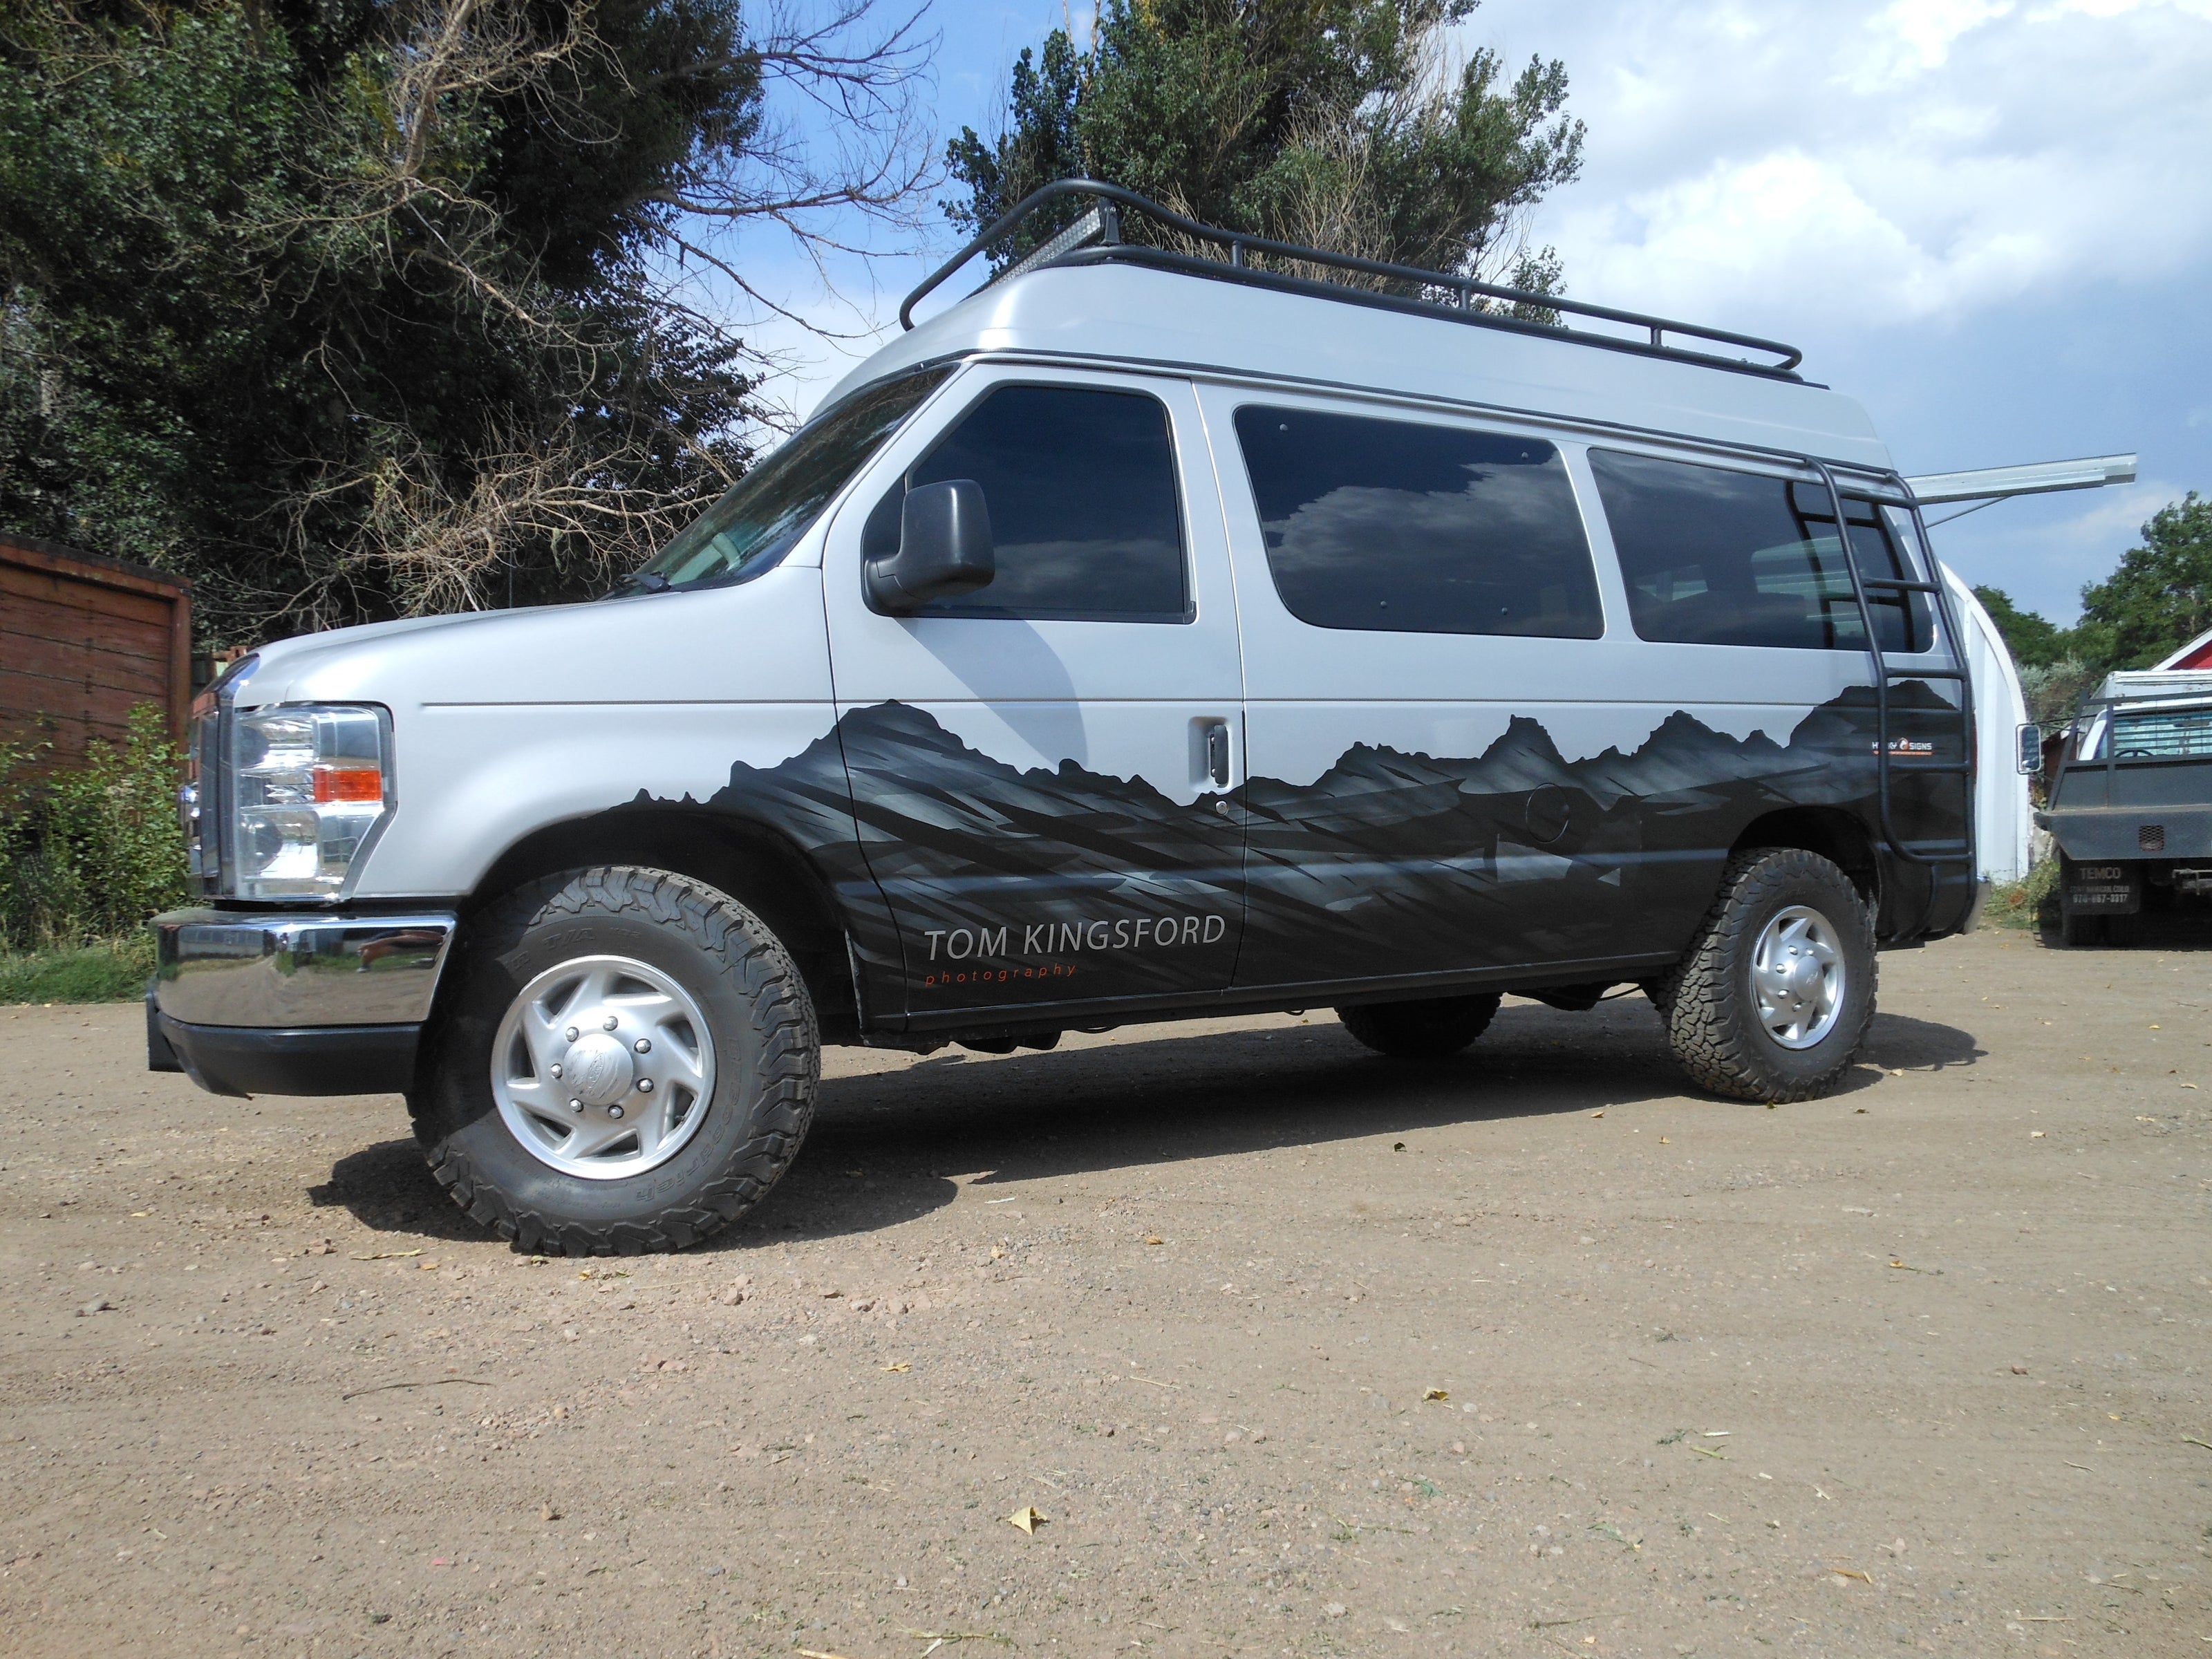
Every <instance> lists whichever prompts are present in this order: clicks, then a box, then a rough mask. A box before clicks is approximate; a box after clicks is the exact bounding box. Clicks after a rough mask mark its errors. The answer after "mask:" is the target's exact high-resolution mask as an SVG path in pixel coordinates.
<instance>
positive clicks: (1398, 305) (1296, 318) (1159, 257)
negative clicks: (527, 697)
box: [825, 179, 1892, 473]
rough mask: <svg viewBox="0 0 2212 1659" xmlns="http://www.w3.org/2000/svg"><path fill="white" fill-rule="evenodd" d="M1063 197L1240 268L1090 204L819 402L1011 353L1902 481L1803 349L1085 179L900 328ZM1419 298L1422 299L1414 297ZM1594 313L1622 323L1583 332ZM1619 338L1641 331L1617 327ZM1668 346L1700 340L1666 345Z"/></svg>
mask: <svg viewBox="0 0 2212 1659" xmlns="http://www.w3.org/2000/svg"><path fill="white" fill-rule="evenodd" d="M1065 194H1081V195H1086V196H1098V197H1105V198H1107V205H1108V206H1109V207H1111V206H1114V205H1116V204H1125V205H1129V206H1132V207H1134V208H1135V209H1137V210H1139V211H1141V212H1143V213H1144V214H1146V216H1149V217H1155V218H1158V219H1159V220H1161V221H1163V222H1165V223H1167V224H1168V225H1169V227H1170V228H1171V229H1174V230H1176V231H1177V232H1178V233H1180V234H1181V235H1182V237H1184V238H1186V239H1192V238H1195V237H1201V236H1202V237H1207V238H1211V239H1212V240H1215V241H1217V242H1218V243H1220V244H1222V245H1224V246H1225V247H1226V248H1227V251H1228V252H1229V255H1230V258H1231V259H1234V260H1236V261H1237V263H1234V264H1231V263H1229V262H1228V261H1227V260H1216V259H1205V258H1196V257H1194V256H1191V255H1188V254H1179V253H1175V252H1168V251H1165V250H1163V249H1160V248H1157V247H1152V246H1141V245H1138V244H1134V243H1129V242H1125V241H1122V240H1120V238H1119V228H1118V224H1117V222H1116V216H1115V214H1114V213H1112V212H1110V211H1109V212H1103V213H1102V212H1100V211H1097V210H1093V211H1092V212H1091V214H1089V215H1086V216H1085V218H1084V220H1082V221H1079V222H1078V223H1077V224H1076V225H1075V226H1073V227H1071V228H1070V230H1069V232H1066V233H1063V234H1062V235H1060V236H1059V237H1056V238H1054V239H1053V240H1051V241H1049V242H1047V243H1046V244H1045V245H1044V246H1042V248H1041V249H1039V250H1038V252H1036V253H1034V254H1032V255H1031V256H1030V258H1028V259H1026V260H1024V261H1022V262H1020V263H1019V264H1017V265H1015V266H1014V267H1012V269H1011V270H1009V271H1008V272H1007V273H1006V274H1005V275H1003V276H1000V277H999V278H998V279H997V280H995V281H993V282H991V283H987V284H986V285H985V286H984V287H983V288H981V289H979V290H978V291H976V292H975V293H974V294H972V295H969V297H968V298H966V299H964V300H963V301H959V302H958V303H957V304H955V305H953V306H951V307H949V308H947V309H946V310H945V311H943V312H941V313H938V314H937V315H935V316H933V317H931V318H929V319H927V320H926V321H924V322H921V323H920V324H918V325H912V324H910V331H908V333H907V334H906V335H905V336H904V337H902V338H900V339H896V340H894V341H892V342H891V343H890V344H888V345H886V346H884V348H883V349H881V350H879V351H878V352H877V353H876V354H875V355H874V356H872V357H871V358H869V359H868V361H867V362H865V363H863V364H862V365H860V368H857V369H855V370H854V372H853V373H852V374H849V375H848V376H847V377H846V378H845V379H844V380H842V381H841V382H840V383H839V384H838V386H836V388H835V389H834V390H833V392H831V394H830V398H829V400H828V401H829V402H835V401H836V400H837V399H838V398H842V397H843V396H844V395H845V394H846V393H847V392H850V391H852V390H854V388H856V387H858V386H862V385H864V384H866V383H867V382H869V381H872V380H878V379H881V378H882V377H883V376H884V375H885V374H895V373H897V372H898V371H900V370H901V369H903V368H910V367H913V366H915V365H917V364H921V363H924V362H934V361H942V360H944V359H946V358H951V357H965V356H993V357H999V358H1006V357H1018V358H1024V359H1029V360H1033V361H1042V362H1063V363H1066V364H1069V365H1071V366H1078V365H1088V366H1093V367H1102V368H1103V367H1108V366H1115V367H1144V368H1161V369H1169V370H1172V371H1174V372H1176V373H1182V374H1198V375H1200V376H1204V375H1207V374H1218V375H1225V376H1229V377H1233V378H1236V379H1239V380H1247V379H1250V380H1267V381H1271V382H1273V383H1276V384H1279V385H1283V386H1295V385H1297V384H1300V383H1304V384H1306V385H1309V386H1314V387H1316V388H1317V389H1318V388H1321V387H1327V388H1328V389H1330V390H1332V391H1344V390H1353V391H1358V392H1370V393H1373V394H1376V395H1378V396H1381V397H1384V398H1414V399H1419V400H1421V401H1424V402H1440V403H1449V404H1457V405H1459V406H1461V407H1462V408H1464V409H1466V410H1468V411H1469V412H1480V413H1489V414H1496V415H1503V416H1513V417H1516V418H1520V419H1533V420H1534V421H1537V422H1542V423H1550V422H1559V423H1562V424H1565V425H1571V426H1572V427H1573V428H1576V429H1577V431H1579V432H1582V433H1585V434H1588V433H1590V432H1591V431H1592V429H1593V428H1595V429H1597V430H1598V431H1601V432H1602V431H1605V430H1608V429H1609V430H1611V431H1613V432H1615V433H1617V434H1618V435H1620V436H1621V437H1623V438H1632V437H1635V436H1637V435H1651V436H1661V435H1663V436H1665V437H1667V438H1668V439H1681V438H1688V439H1692V440H1694V441H1700V442H1703V443H1705V444H1708V445H1711V446H1712V447H1716V448H1718V449H1723V450H1735V451H1740V452H1741V451H1750V452H1753V453H1758V454H1759V455H1763V456H1766V457H1770V458H1771V457H1797V456H1814V457H1818V458H1820V459H1823V460H1826V461H1828V462H1830V463H1831V464H1832V465H1840V466H1844V467H1847V468H1850V469H1852V470H1854V471H1862V470H1863V471H1874V472H1877V473H1888V472H1889V471H1891V470H1892V463H1891V459H1890V455H1889V451H1888V448H1887V446H1886V445H1884V444H1883V442H1882V441H1881V438H1880V437H1879V436H1878V435H1876V434H1875V429H1874V426H1873V423H1872V422H1870V421H1869V419H1868V418H1867V416H1866V412H1865V411H1864V410H1862V409H1861V408H1860V407H1859V405H1858V404H1857V403H1856V402H1854V401H1853V400H1852V399H1850V398H1846V397H1844V396H1842V395H1841V394H1840V393H1838V392H1832V391H1830V390H1828V389H1827V388H1826V387H1824V386H1815V385H1812V384H1809V383H1808V382H1806V381H1804V380H1801V379H1799V378H1798V377H1797V375H1796V374H1794V373H1793V372H1791V371H1792V370H1793V369H1794V368H1795V366H1796V362H1798V361H1799V354H1798V353H1797V352H1796V349H1794V348H1791V347H1790V346H1787V345H1784V344H1782V343H1779V342H1776V341H1767V340H1759V339H1756V338H1754V337H1750V336H1745V335H1736V334H1731V333H1728V332H1725V331H1719V330H1709V329H1704V328H1701V327H1698V326H1696V325H1686V324H1680V323H1674V322H1668V321H1667V320H1666V319H1659V318H1652V317H1644V316H1640V315H1637V314H1635V313H1626V312H1620V311H1614V310H1610V309H1607V308H1604V307H1595V306H1584V305H1583V304H1581V303H1580V302H1579V301H1559V300H1553V299H1550V298H1549V297H1547V296H1544V295H1524V294H1520V293H1519V292H1518V291H1516V290H1514V289H1500V288H1496V287H1493V286H1491V285H1487V284H1483V283H1473V282H1469V281H1467V280H1466V279H1462V278H1458V277H1450V276H1441V275H1437V274H1436V273H1430V272H1421V271H1416V270H1409V269H1407V268H1403V267H1397V266H1388V265H1381V264H1375V263H1374V262H1371V261H1365V260H1356V259H1349V258H1343V257H1341V256H1336V255H1331V254H1328V253H1325V252H1320V251H1318V250H1313V249H1299V248H1292V247H1289V246H1285V245H1282V244H1277V243H1271V242H1265V241H1263V240H1261V239H1258V238H1253V237H1245V236H1241V235H1237V234H1233V233H1230V232H1225V231H1220V230H1217V229H1214V228H1212V227H1209V226H1203V225H1199V224H1197V223H1195V222H1193V221H1190V220H1186V219H1182V217H1181V216H1178V215H1175V214H1171V213H1169V212H1168V211H1167V210H1165V209H1163V208H1159V207H1158V206H1157V205H1156V204H1152V203H1149V202H1146V200H1145V199H1144V198H1143V197H1138V196H1134V195H1133V194H1132V193H1130V192H1127V191H1120V190H1117V189H1115V187H1113V186H1111V185H1098V184H1094V183H1091V182H1090V181H1088V180H1077V179H1067V180H1062V181H1060V184H1059V185H1048V186H1047V187H1046V188H1045V189H1044V190H1042V191H1038V192H1037V193H1036V195H1035V196H1032V197H1030V198H1029V199H1028V200H1027V201H1025V202H1024V203H1023V204H1021V205H1020V206H1019V207H1018V208H1016V209H1015V210H1014V211H1013V212H1012V213H1010V214H1008V215H1007V216H1006V218H1004V219H1002V220H1000V222H999V223H998V224H996V225H994V226H993V227H991V228H990V229H988V230H987V231H986V232H984V234H982V235H981V236H979V237H978V238H977V239H976V240H975V241H974V242H972V243H970V244H969V246H968V247H967V248H965V249H963V251H962V252H960V253H959V254H957V255H956V256H955V257H954V258H953V259H952V260H951V261H950V262H948V263H947V264H945V266H943V267H941V268H940V269H939V270H938V272H937V273H936V274H935V275H933V276H932V277H931V278H930V279H929V280H928V281H927V283H924V284H923V285H922V287H921V288H920V289H916V290H915V293H914V294H913V295H909V296H908V300H907V301H906V304H905V306H904V307H902V313H901V314H902V319H910V318H911V316H912V313H913V308H914V306H915V302H916V301H919V300H920V299H921V298H922V297H923V296H924V295H927V293H928V292H929V291H930V290H932V289H934V288H935V287H936V286H937V285H938V284H939V283H942V282H943V281H944V280H945V278H946V277H947V276H950V275H951V274H952V273H953V272H954V271H955V270H957V269H958V268H959V267H960V266H961V265H962V264H965V263H966V262H967V261H968V260H969V258H972V257H974V255H975V253H977V252H980V251H981V250H982V249H983V248H985V247H987V246H991V245H992V244H993V243H994V242H997V241H1000V240H1004V239H1005V238H1006V235H1008V234H1010V232H1011V230H1012V228H1015V227H1016V226H1018V223H1019V222H1020V221H1021V220H1022V219H1023V218H1024V217H1026V216H1030V214H1033V213H1034V212H1035V211H1036V210H1037V209H1038V208H1040V207H1042V205H1043V204H1045V203H1046V202H1048V200H1049V199H1051V198H1052V197H1054V196H1056V195H1065ZM1263 257H1264V258H1274V259H1276V260H1284V259H1296V260H1297V261H1298V262H1299V263H1300V264H1302V265H1303V266H1304V267H1305V268H1307V269H1315V268H1334V269H1336V270H1342V271H1344V272H1345V273H1346V274H1347V275H1348V276H1352V277H1353V278H1354V280H1358V278H1360V277H1362V276H1364V277H1366V278H1367V279H1368V280H1370V281H1371V280H1373V279H1374V278H1376V277H1377V276H1384V277H1386V278H1387V279H1388V280H1390V281H1391V282H1392V283H1394V285H1395V288H1396V289H1397V292H1395V293H1392V292H1387V291H1386V292H1377V291H1376V290H1375V289H1371V288H1365V287H1352V286H1349V285H1346V284H1342V283H1328V282H1322V281H1316V280H1314V279H1312V278H1311V277H1306V276H1293V275H1290V274H1287V273H1285V272H1282V271H1280V270H1274V269H1267V268H1262V266H1261V264H1257V263H1255V261H1257V260H1259V259H1261V258H1263ZM1409 293H1410V294H1412V295H1416V296H1418V297H1410V298H1409V297H1404V296H1405V295H1407V294H1409ZM1498 299H1504V300H1507V301H1511V302H1514V303H1516V304H1518V305H1520V306H1521V307H1522V308H1523V309H1524V310H1526V309H1528V308H1529V307H1544V308H1546V309H1548V310H1551V311H1553V313H1554V314H1555V315H1556V316H1557V317H1558V319H1559V322H1558V323H1557V324H1551V323H1546V322H1531V321H1528V320H1526V319H1524V318H1523V317H1521V316H1516V315H1513V314H1510V313H1506V312H1504V311H1498V310H1485V309H1479V308H1477V307H1479V306H1480V305H1481V304H1482V303H1483V302H1484V301H1486V300H1492V301H1494V300H1498ZM1585 318H1588V319H1595V320H1596V321H1597V322H1598V323H1600V324H1601V325H1612V326H1613V328H1614V329H1615V331H1612V332H1607V331H1604V330H1603V329H1601V328H1592V327H1590V326H1588V325H1586V324H1584V323H1583V321H1582V319H1585ZM1623 326H1625V327H1630V328H1633V329H1636V330H1637V331H1639V332H1641V333H1643V334H1644V338H1642V339H1638V338H1632V337H1626V335H1624V334H1622V333H1620V332H1619V331H1618V329H1619V328H1620V327H1623ZM1669 335H1673V336H1676V337H1682V338H1684V339H1686V340H1687V341H1690V342H1692V343H1689V344H1674V343H1669V342H1668V336H1669ZM1723 354H1725V355H1723ZM825 406H826V405H825Z"/></svg>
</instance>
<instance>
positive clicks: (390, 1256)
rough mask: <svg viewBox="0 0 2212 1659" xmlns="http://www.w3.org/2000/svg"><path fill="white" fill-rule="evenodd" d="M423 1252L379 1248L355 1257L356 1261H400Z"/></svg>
mask: <svg viewBox="0 0 2212 1659" xmlns="http://www.w3.org/2000/svg"><path fill="white" fill-rule="evenodd" d="M410 1255H422V1251H420V1250H378V1251H376V1252H375V1253H374V1254H373V1255H357V1256H356V1257H354V1260H355V1261H400V1260H402V1259H403V1258H404V1257H407V1256H410Z"/></svg>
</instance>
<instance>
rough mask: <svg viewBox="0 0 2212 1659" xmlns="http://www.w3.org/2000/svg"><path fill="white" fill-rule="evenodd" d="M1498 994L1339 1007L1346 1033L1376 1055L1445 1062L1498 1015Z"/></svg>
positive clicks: (1339, 1015)
mask: <svg viewBox="0 0 2212 1659" xmlns="http://www.w3.org/2000/svg"><path fill="white" fill-rule="evenodd" d="M1498 1001H1499V998H1498V994H1497V993H1496V992H1494V991H1492V992H1486V993H1485V994H1482V995H1480V996H1471V997H1430V998H1425V999H1424V1000H1421V1001H1419V1002H1370V1003H1366V1004H1364V1005H1362V1006H1358V1007H1352V1008H1340V1009H1338V1010H1337V1011H1336V1017H1337V1018H1339V1019H1340V1020H1342V1021H1343V1022H1344V1029H1345V1030H1347V1031H1349V1032H1350V1033H1351V1034H1352V1036H1353V1037H1354V1038H1355V1039H1357V1040H1358V1042H1362V1043H1364V1044H1365V1045H1366V1046H1367V1047H1368V1048H1372V1049H1373V1050H1375V1052H1376V1054H1389V1055H1391V1056H1392V1057H1393V1058H1395V1059H1398V1060H1442V1059H1443V1058H1444V1057H1445V1056H1447V1055H1449V1054H1457V1053H1458V1052H1459V1051H1460V1050H1461V1049H1462V1048H1466V1047H1467V1045H1468V1043H1470V1042H1474V1040H1475V1038H1477V1037H1479V1036H1481V1035H1482V1034H1483V1032H1484V1031H1486V1030H1488V1029H1489V1027H1490V1022H1491V1020H1492V1018H1493V1017H1495V1016H1496V1014H1497V1012H1498Z"/></svg>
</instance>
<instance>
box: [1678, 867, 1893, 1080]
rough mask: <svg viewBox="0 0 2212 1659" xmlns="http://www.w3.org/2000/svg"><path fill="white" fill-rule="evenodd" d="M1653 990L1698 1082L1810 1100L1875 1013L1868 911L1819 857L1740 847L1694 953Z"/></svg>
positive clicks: (1835, 1073) (1681, 1058) (1838, 1070)
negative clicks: (1742, 849) (1744, 849)
mask: <svg viewBox="0 0 2212 1659" xmlns="http://www.w3.org/2000/svg"><path fill="white" fill-rule="evenodd" d="M1649 988H1650V996H1651V1000H1652V1001H1653V1002H1655V1003H1656V1004H1657V1005H1658V1008H1659V1014H1660V1018H1661V1019H1662V1021H1663V1022H1664V1023H1665V1025H1666V1028H1667V1041H1668V1046H1669V1047H1670V1048H1672V1049H1673V1050H1674V1058H1675V1060H1677V1061H1678V1062H1679V1063H1680V1066H1681V1067H1682V1069H1683V1070H1684V1071H1686V1072H1687V1073H1689V1074H1690V1077H1691V1079H1692V1081H1693V1082H1695V1083H1697V1084H1698V1085H1699V1086H1700V1087H1703V1088H1706V1089H1710V1090H1711V1091H1713V1092H1714V1093H1715V1094H1717V1095H1727V1096H1729V1097H1732V1098H1735V1099H1737V1100H1759V1101H1765V1102H1766V1103H1768V1104H1770V1105H1773V1104H1778V1103H1782V1102H1784V1101H1795V1100H1810V1099H1812V1098H1813V1097H1814V1096H1816V1095H1820V1094H1825V1093H1826V1091H1828V1090H1829V1089H1830V1088H1832V1087H1833V1086H1834V1085H1835V1083H1836V1080H1837V1079H1838V1078H1840V1077H1842V1076H1843V1074H1844V1069H1845V1068H1846V1067H1847V1066H1850V1063H1851V1060H1853V1058H1854V1057H1855V1056H1856V1055H1857V1052H1858V1048H1859V1044H1860V1043H1861V1042H1863V1041H1864V1039H1865V1036H1866V1031H1867V1027H1868V1025H1869V1024H1870V1023H1871V1022H1872V1020H1873V1018H1874V1004H1875V955H1874V913H1873V911H1872V909H1871V908H1869V906H1868V904H1867V903H1866V901H1865V900H1864V899H1863V898H1862V897H1861V896H1860V895H1859V891H1858V890H1857V888H1856V887H1854V886H1852V885H1851V882H1850V878H1849V877H1848V876H1846V875H1844V872H1842V871H1841V870H1839V869H1838V868H1837V867H1836V866H1834V865H1833V864H1832V863H1830V862H1829V861H1828V860H1826V859H1824V858H1821V857H1820V855H1819V854H1814V853H1808V852H1804V851H1802V850H1800V849H1798V848H1753V849H1752V850H1751V851H1748V852H1744V853H1739V854H1736V855H1735V857H1733V858H1731V859H1730V860H1729V862H1728V868H1727V870H1726V872H1724V873H1723V876H1722V878H1721V890H1720V896H1719V897H1718V898H1717V899H1716V900H1715V901H1714V903H1713V908H1711V910H1710V911H1708V912H1707V913H1706V915H1705V921H1704V922H1703V924H1702V925H1700V927H1699V929H1698V933H1697V937H1696V938H1695V939H1693V940H1692V942H1691V945H1690V948H1689V950H1688V951H1686V953H1685V954H1684V956H1683V957H1682V959H1681V961H1680V962H1679V963H1676V964H1675V965H1674V968H1673V969H1670V970H1669V971H1668V973H1667V975H1665V976H1664V977H1663V978H1662V979H1660V980H1659V981H1656V982H1655V983H1654V984H1653V985H1652V986H1651V987H1649Z"/></svg>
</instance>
